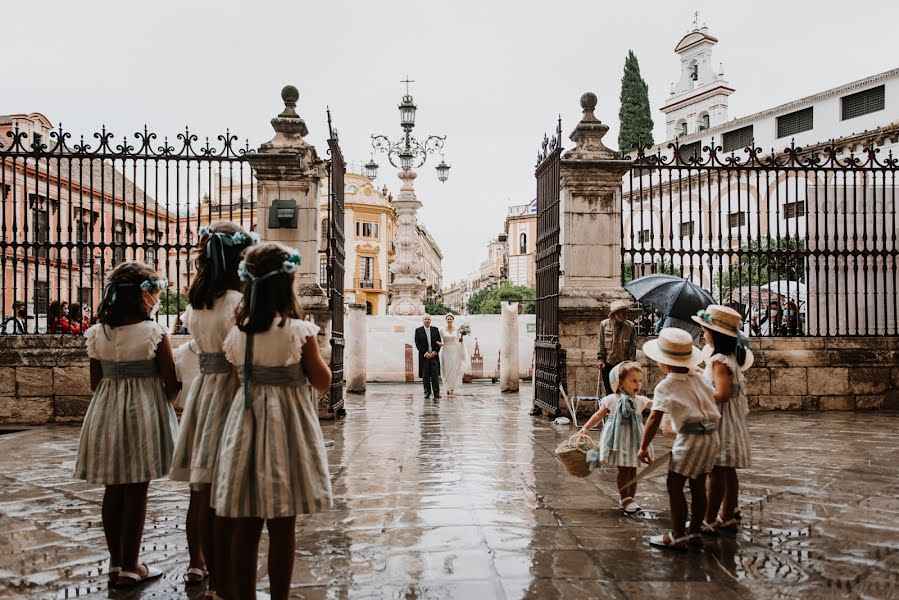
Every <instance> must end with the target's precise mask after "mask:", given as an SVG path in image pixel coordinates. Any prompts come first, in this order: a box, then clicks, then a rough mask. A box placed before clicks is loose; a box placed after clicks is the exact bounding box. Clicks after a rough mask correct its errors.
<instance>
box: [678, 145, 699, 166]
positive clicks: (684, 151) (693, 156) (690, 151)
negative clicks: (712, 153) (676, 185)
mask: <svg viewBox="0 0 899 600" xmlns="http://www.w3.org/2000/svg"><path fill="white" fill-rule="evenodd" d="M701 154H702V142H693V143H692V144H684V145H682V146H681V147H680V149H679V150H678V156H680V161H681V162H682V163H686V162H689V161H691V160H699V158H700V155H701Z"/></svg>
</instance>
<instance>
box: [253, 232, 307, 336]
mask: <svg viewBox="0 0 899 600" xmlns="http://www.w3.org/2000/svg"><path fill="white" fill-rule="evenodd" d="M290 253H291V250H290V248H288V247H287V246H284V245H283V244H278V243H275V242H266V243H264V244H259V245H256V246H252V247H250V248H249V249H247V251H246V253H245V254H244V259H243V261H244V265H245V266H246V269H247V272H249V273H250V275H252V276H253V277H257V278H260V277H264V276H265V275H267V274H269V273H272V272H277V271H278V270H279V269H281V267H282V266H283V265H284V262H285V261H286V260H287V259H288V258H289V257H290ZM293 282H294V276H293V273H278V274H277V275H273V276H272V277H269V278H268V279H263V280H261V281H259V282H258V283H256V307H255V310H254V311H253V312H252V313H250V294H251V291H252V287H253V286H252V285H250V284H249V283H247V285H245V286H244V289H243V300H241V302H240V305H238V307H237V327H238V328H239V329H240V330H241V331H243V332H244V333H262V332H263V331H268V329H269V328H270V327H271V325H272V322H273V321H274V320H275V315H280V316H281V321H280V322H279V323H278V327H282V326H283V325H284V323H286V322H287V319H302V318H303V311H302V309H301V308H300V305H299V303H298V302H297V295H296V292H295V291H294V289H293Z"/></svg>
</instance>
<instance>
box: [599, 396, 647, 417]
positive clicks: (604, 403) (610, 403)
mask: <svg viewBox="0 0 899 600" xmlns="http://www.w3.org/2000/svg"><path fill="white" fill-rule="evenodd" d="M620 400H621V396H619V395H618V394H609V395H608V396H606V397H605V398H603V399H602V400H600V401H599V406H600V408H606V409H608V411H609V414H610V415H611V414H612V413H614V412H615V411H616V410H617V409H618V402H619V401H620ZM650 405H652V400H650V399H649V398H647V397H646V396H641V395H640V394H637V395H636V396H635V397H634V406H636V407H637V414H640V413H641V412H643V411H644V410H646V407H648V406H650Z"/></svg>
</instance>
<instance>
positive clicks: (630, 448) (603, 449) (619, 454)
mask: <svg viewBox="0 0 899 600" xmlns="http://www.w3.org/2000/svg"><path fill="white" fill-rule="evenodd" d="M619 402H620V398H619V396H618V394H617V393H616V394H609V395H608V396H606V397H605V398H603V399H602V400H600V401H599V406H600V408H606V409H607V410H608V411H609V414H608V415H607V416H606V418H605V423H604V424H603V427H602V434H601V435H600V437H599V458H600V461H601V462H602V464H603V465H606V466H611V467H639V466H640V459H638V458H637V452H639V450H640V441H638V440H641V439H642V437H643V410H644V409H645V408H646V407H647V406H649V405H650V404H652V400H650V399H649V398H647V397H646V396H640V395H638V396H637V397H636V398H634V404H635V405H636V409H637V418H638V419H639V420H640V426H639V428H638V430H637V433H638V434H639V435H638V436H637V437H634V434H633V433H632V432H631V427H632V425H631V424H630V423H628V422H624V423H621V424H620V425H619V426H618V450H613V449H612V448H609V443H608V441H609V438H611V437H612V426H611V422H612V415H613V414H614V412H615V411H616V410H617V409H618V403H619ZM651 452H652V449H651V448H650V453H651Z"/></svg>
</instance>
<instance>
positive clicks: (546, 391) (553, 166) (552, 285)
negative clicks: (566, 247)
mask: <svg viewBox="0 0 899 600" xmlns="http://www.w3.org/2000/svg"><path fill="white" fill-rule="evenodd" d="M561 158H562V121H561V119H560V120H559V124H558V127H557V128H556V134H555V135H554V136H553V137H552V138H549V137H546V136H544V138H543V146H542V149H541V151H540V152H539V153H538V154H537V169H536V173H535V175H536V178H537V302H536V304H537V306H536V309H537V339H536V341H535V344H534V348H535V359H534V362H535V365H534V372H535V377H534V404H535V407H537V408H541V409H544V410H546V411H549V412H550V413H551V414H552V415H554V416H555V415H557V414H558V413H559V386H560V385H561V384H562V374H563V372H564V357H563V354H562V347H561V346H560V344H559V274H560V273H559V251H560V245H559V192H560V185H561V183H560V177H561V173H560V166H561Z"/></svg>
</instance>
